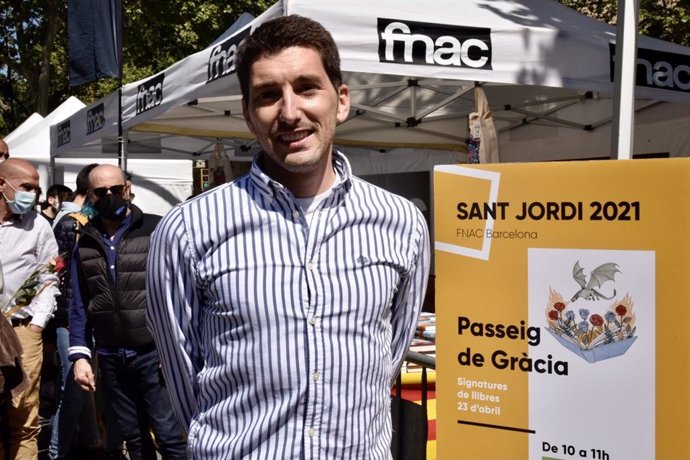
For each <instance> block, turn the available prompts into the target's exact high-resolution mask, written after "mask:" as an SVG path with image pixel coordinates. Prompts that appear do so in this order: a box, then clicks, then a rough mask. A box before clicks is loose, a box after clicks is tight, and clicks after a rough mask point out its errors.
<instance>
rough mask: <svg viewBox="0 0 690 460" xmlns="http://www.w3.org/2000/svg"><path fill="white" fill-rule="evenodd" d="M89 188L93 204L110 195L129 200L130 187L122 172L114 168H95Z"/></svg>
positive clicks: (89, 196)
mask: <svg viewBox="0 0 690 460" xmlns="http://www.w3.org/2000/svg"><path fill="white" fill-rule="evenodd" d="M89 186H90V187H89V191H88V198H89V201H91V203H93V204H96V203H97V202H98V200H100V199H101V198H103V197H104V196H106V195H108V194H113V195H119V196H121V197H122V198H123V199H124V200H128V199H129V187H128V186H127V185H126V184H125V179H124V177H123V175H122V171H121V170H120V169H119V168H116V167H114V166H113V167H110V166H107V165H106V166H99V167H96V168H94V170H93V171H91V174H89Z"/></svg>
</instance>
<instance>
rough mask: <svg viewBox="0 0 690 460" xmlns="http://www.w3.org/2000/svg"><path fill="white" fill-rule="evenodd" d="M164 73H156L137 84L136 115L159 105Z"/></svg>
mask: <svg viewBox="0 0 690 460" xmlns="http://www.w3.org/2000/svg"><path fill="white" fill-rule="evenodd" d="M164 79H165V73H162V74H160V75H156V76H155V77H151V78H149V79H148V80H146V81H145V82H144V83H142V84H141V85H139V86H137V115H139V114H141V113H144V112H146V111H147V110H151V109H152V108H154V107H157V106H159V105H161V102H163V80H164Z"/></svg>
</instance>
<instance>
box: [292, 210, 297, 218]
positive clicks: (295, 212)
mask: <svg viewBox="0 0 690 460" xmlns="http://www.w3.org/2000/svg"><path fill="white" fill-rule="evenodd" d="M292 217H293V218H295V219H299V211H292Z"/></svg>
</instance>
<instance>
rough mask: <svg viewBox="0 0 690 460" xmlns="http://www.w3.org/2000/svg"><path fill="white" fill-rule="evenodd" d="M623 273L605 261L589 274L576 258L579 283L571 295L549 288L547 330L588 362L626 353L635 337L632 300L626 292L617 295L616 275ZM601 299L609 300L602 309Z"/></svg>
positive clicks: (576, 274)
mask: <svg viewBox="0 0 690 460" xmlns="http://www.w3.org/2000/svg"><path fill="white" fill-rule="evenodd" d="M617 276H619V277H620V276H623V273H622V271H621V269H620V267H619V266H618V264H616V263H614V262H606V263H603V264H601V265H598V266H597V267H596V268H594V269H593V270H591V272H590V273H589V275H587V274H586V272H585V269H584V268H583V267H581V266H580V261H576V262H575V265H574V266H573V279H574V280H575V282H577V284H578V285H579V286H580V289H579V290H577V291H576V292H575V293H574V294H573V295H572V296H569V297H566V296H564V295H563V294H562V293H561V292H559V291H557V290H556V289H553V288H552V287H549V296H548V301H547V305H546V309H545V316H546V329H547V331H548V332H549V333H550V334H551V335H552V336H553V337H554V338H555V339H556V340H557V341H558V342H559V343H560V344H561V345H562V346H563V347H565V348H567V349H568V350H570V351H572V352H573V353H575V354H576V355H578V356H580V357H581V358H583V359H584V360H586V361H587V362H590V363H594V362H597V361H601V360H604V359H609V358H614V357H616V356H621V355H623V354H625V352H626V351H628V349H629V348H630V346H631V345H632V344H633V343H634V342H635V340H636V339H637V336H636V331H637V328H636V326H635V321H636V318H635V312H634V310H633V306H634V302H633V299H632V297H631V296H630V294H629V293H626V294H625V295H623V296H619V294H618V292H617V291H616V287H615V285H616V277H617ZM601 300H604V301H608V304H607V306H606V307H605V310H601V307H599V308H597V307H598V306H599V305H600V302H599V301H601Z"/></svg>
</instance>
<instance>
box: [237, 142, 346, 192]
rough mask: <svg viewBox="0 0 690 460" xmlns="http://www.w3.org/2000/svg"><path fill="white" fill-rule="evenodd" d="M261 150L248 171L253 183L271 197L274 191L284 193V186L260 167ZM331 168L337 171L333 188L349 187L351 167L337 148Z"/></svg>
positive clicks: (261, 162) (334, 151) (261, 159)
mask: <svg viewBox="0 0 690 460" xmlns="http://www.w3.org/2000/svg"><path fill="white" fill-rule="evenodd" d="M263 155H264V154H263V152H260V153H259V154H257V155H256V156H255V157H254V161H253V162H252V167H251V169H250V171H249V174H250V176H251V180H252V182H253V183H254V185H255V186H256V187H257V188H258V189H259V190H260V191H261V193H263V194H264V195H266V196H269V197H273V196H275V194H276V193H285V192H286V190H287V189H286V188H285V187H284V186H283V184H281V183H280V182H278V181H276V180H273V179H271V178H270V177H269V176H268V174H266V173H265V172H264V171H263V170H262V169H261V165H262V164H263ZM333 169H335V171H336V172H337V177H338V178H339V181H338V183H337V184H335V185H334V186H333V190H337V189H340V188H342V187H349V184H350V182H351V180H352V169H351V167H350V162H349V161H348V159H347V157H345V155H343V154H342V153H341V152H339V151H337V150H333Z"/></svg>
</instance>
